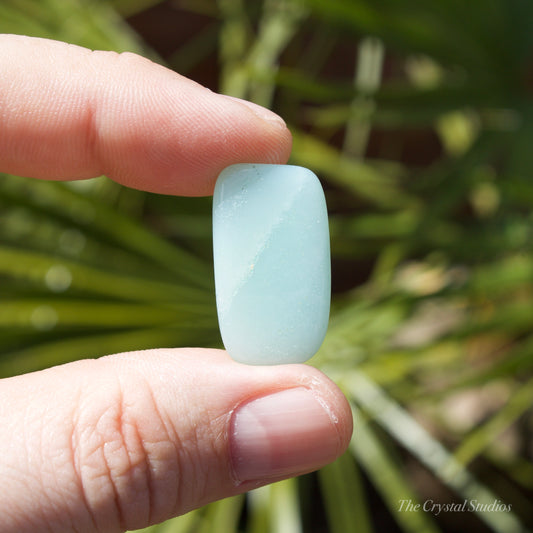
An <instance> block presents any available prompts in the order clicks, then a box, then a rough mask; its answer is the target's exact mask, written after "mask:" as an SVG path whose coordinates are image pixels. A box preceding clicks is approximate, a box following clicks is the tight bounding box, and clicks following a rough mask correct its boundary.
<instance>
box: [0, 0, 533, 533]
mask: <svg viewBox="0 0 533 533" xmlns="http://www.w3.org/2000/svg"><path fill="white" fill-rule="evenodd" d="M0 31H1V32H6V33H20V34H26V35H35V36H41V37H49V38H54V39H59V40H64V41H68V42H71V43H76V44H80V45H83V46H87V47H90V48H96V49H111V50H117V51H123V50H129V51H134V52H138V53H140V54H142V55H144V56H147V57H150V58H151V59H153V60H155V61H157V62H160V63H163V64H165V65H167V66H169V67H170V68H172V69H174V70H176V71H178V72H180V73H182V74H184V75H186V76H188V77H190V78H192V79H194V80H196V81H198V82H200V83H202V84H204V85H206V86H208V87H209V88H211V89H213V90H215V91H218V92H223V93H226V94H231V95H234V96H238V97H241V98H246V99H249V100H252V101H254V102H257V103H259V104H261V105H264V106H266V107H269V108H271V109H273V110H275V111H276V112H277V113H279V114H280V115H281V116H282V117H283V118H284V119H285V120H286V121H287V123H288V125H289V127H290V129H291V131H292V133H293V136H294V149H293V153H292V157H291V163H293V164H298V165H302V166H306V167H308V168H310V169H312V170H313V171H314V172H315V173H317V174H318V175H319V177H320V179H321V181H322V183H323V185H324V188H325V190H326V196H327V202H328V208H329V213H330V230H331V245H332V268H333V272H332V276H333V303H332V314H331V322H330V328H329V331H328V334H327V337H326V340H325V342H324V344H323V346H322V348H321V350H320V352H319V353H318V354H317V355H316V356H315V357H314V358H313V359H312V360H311V361H310V363H311V364H312V365H315V366H317V367H319V368H321V369H322V370H323V371H324V372H326V373H327V374H328V375H329V376H330V377H331V378H332V379H334V380H335V381H336V382H337V383H338V384H339V386H340V387H341V388H342V389H343V391H344V392H345V393H346V395H347V397H348V398H349V400H350V403H351V405H352V408H353V413H354V417H355V432H354V438H353V441H352V443H351V447H350V450H349V452H348V453H347V454H345V455H344V456H343V457H342V458H341V459H339V460H338V461H337V462H336V463H334V464H333V465H331V466H328V467H326V468H324V469H323V470H321V471H319V472H318V473H315V474H310V475H307V476H303V477H300V478H298V479H295V480H289V481H285V482H282V483H278V484H275V485H272V486H269V487H265V488H262V489H259V490H257V491H253V492H251V493H249V494H247V495H242V496H238V497H235V498H230V499H227V500H223V501H221V502H217V503H214V504H212V505H209V506H207V507H206V508H203V509H200V510H197V511H193V512H192V513H189V514H188V515H185V516H183V517H180V518H178V519H175V520H172V521H170V522H167V523H165V524H163V525H159V526H154V527H151V528H148V529H147V530H145V531H146V532H148V531H149V532H151V533H152V532H153V533H156V532H159V533H160V532H166V533H177V532H180V533H187V532H190V533H192V532H200V533H209V532H217V533H220V532H223V533H232V532H246V533H269V532H276V533H278V532H279V533H303V532H306V533H307V532H309V533H323V532H331V533H352V532H354V533H356V532H357V533H371V532H382V531H387V532H392V533H394V532H405V533H410V532H412V533H415V532H416V533H420V532H428V533H433V532H464V531H467V530H468V531H470V532H489V531H494V532H500V533H514V532H520V531H530V530H532V528H533V462H532V460H533V439H532V437H533V411H532V409H531V405H532V402H533V372H532V370H533V212H532V209H531V206H532V205H533V181H532V178H533V2H531V1H530V0H468V1H466V2H465V1H459V0H404V1H403V2H397V1H395V0H307V1H303V0H302V1H300V0H263V1H261V0H255V1H245V0H218V1H215V0H164V1H163V0H161V1H159V0H107V1H103V0H101V1H96V0H94V1H90V0H0ZM0 281H1V283H0V298H1V304H0V375H1V376H10V375H14V374H19V373H23V372H28V371H32V370H36V369H40V368H44V367H48V366H52V365H55V364H59V363H64V362H67V361H70V360H73V359H77V358H81V357H97V356H100V355H103V354H107V353H113V352H117V351H125V350H130V349H138V348H151V347H165V346H168V347H174V346H220V337H219V333H218V326H217V320H216V309H215V305H214V290H213V274H212V258H211V199H210V198H192V199H191V198H187V199H183V198H175V197H165V196H160V195H154V194H148V193H143V192H139V191H133V190H128V189H125V188H122V187H120V186H119V185H117V184H115V183H113V182H111V181H110V180H108V179H107V178H105V177H101V178H96V179H93V180H89V181H86V182H75V183H55V182H41V181H34V180H30V179H22V178H19V177H16V176H10V175H2V176H1V180H0ZM402 501H403V502H410V503H412V504H413V505H416V504H417V503H418V504H420V506H421V509H423V510H419V511H418V512H416V511H406V507H407V503H404V504H403V508H402ZM465 502H466V503H465ZM433 504H441V505H442V504H455V505H456V507H455V508H452V509H450V508H448V510H447V511H445V512H441V513H440V514H438V513H437V510H436V508H434V507H432V506H433ZM458 505H463V508H462V509H461V510H458V508H457V506H458Z"/></svg>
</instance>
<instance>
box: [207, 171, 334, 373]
mask: <svg viewBox="0 0 533 533" xmlns="http://www.w3.org/2000/svg"><path fill="white" fill-rule="evenodd" d="M213 248H214V267H215V286H216V301H217V310H218V320H219V326H220V332H221V335H222V340H223V342H224V346H225V348H226V350H227V351H228V353H229V354H230V355H231V357H233V358H234V359H235V360H237V361H240V362H243V363H248V364H256V365H261V364H264V365H273V364H282V363H301V362H304V361H306V360H307V359H309V358H310V357H312V356H313V355H314V354H315V353H316V352H317V350H318V349H319V347H320V345H321V344H322V341H323V339H324V336H325V334H326V329H327V325H328V318H329V305H330V297H331V274H330V251H329V230H328V217H327V209H326V202H325V198H324V192H323V190H322V187H321V185H320V182H319V180H318V178H317V177H316V176H315V174H313V172H311V171H310V170H308V169H306V168H302V167H297V166H291V165H265V164H240V165H232V166H230V167H228V168H226V169H225V170H223V171H222V173H221V174H220V176H219V177H218V180H217V183H216V186H215V193H214V197H213Z"/></svg>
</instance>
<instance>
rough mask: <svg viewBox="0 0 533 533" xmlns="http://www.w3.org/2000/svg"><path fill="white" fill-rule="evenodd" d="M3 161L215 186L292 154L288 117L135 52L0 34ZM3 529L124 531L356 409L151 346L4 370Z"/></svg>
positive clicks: (325, 391) (311, 382) (347, 430)
mask: <svg viewBox="0 0 533 533" xmlns="http://www.w3.org/2000/svg"><path fill="white" fill-rule="evenodd" d="M0 72H1V76H0V171H3V172H10V173H14V174H19V175H26V176H33V177H37V178H48V179H82V178H89V177H92V176H98V175H101V174H106V175H107V176H109V177H110V178H112V179H114V180H116V181H118V182H120V183H122V184H124V185H127V186H130V187H136V188H139V189H144V190H148V191H154V192H159V193H165V194H180V195H206V194H210V193H211V192H212V190H213V186H214V181H215V179H216V176H217V175H218V173H219V172H220V170H221V169H222V168H224V167H226V166H227V165H230V164H232V163H238V162H252V161H253V162H271V163H284V162H286V160H287V158H288V155H289V152H290V134H289V132H288V130H287V128H286V127H285V125H284V123H283V121H281V119H280V118H279V117H277V116H276V115H274V114H273V113H271V112H270V111H267V110H266V109H263V108H261V107H259V106H255V105H253V104H250V103H247V102H244V101H241V100H237V99H233V98H229V97H224V96H221V95H217V94H215V93H212V92H211V91H209V90H207V89H205V88H203V87H201V86H199V85H198V84H196V83H194V82H192V81H190V80H187V79H185V78H183V77H181V76H179V75H178V74H176V73H174V72H172V71H170V70H167V69H165V68H163V67H161V66H158V65H156V64H154V63H152V62H150V61H148V60H146V59H143V58H141V57H139V56H136V55H133V54H122V55H118V54H115V53H110V52H91V51H89V50H86V49H83V48H79V47H76V46H72V45H66V44H64V43H58V42H54V41H47V40H43V39H33V38H27V37H21V36H9V35H4V36H0ZM0 397H1V398H2V401H1V402H0V516H1V517H2V519H1V523H0V531H1V532H2V533H6V532H17V533H21V532H26V531H27V532H34V531H54V532H55V533H57V532H63V531H65V532H66V531H105V532H112V531H121V530H125V529H137V528H141V527H145V526H147V525H149V524H151V523H157V522H161V521H163V520H165V519H167V518H170V517H172V516H176V515H178V514H182V513H185V512H187V511H189V510H191V509H193V508H196V507H199V506H201V505H204V504H206V503H208V502H210V501H213V500H216V499H219V498H223V497H226V496H230V495H233V494H237V493H239V492H243V491H246V490H249V489H251V488H254V487H257V486H260V485H264V484H267V483H270V482H272V481H276V480H279V479H283V478H286V477H290V476H294V475H298V474H301V473H305V472H309V471H312V470H314V469H317V468H319V467H321V466H323V465H324V464H326V463H328V462H330V461H333V460H334V459H335V458H336V457H337V456H338V455H340V454H341V453H342V452H343V451H344V450H345V449H346V447H347V445H348V442H349V439H350V436H351V432H352V419H351V412H350V409H349V406H348V404H347V402H346V400H345V398H344V396H343V395H342V394H341V392H340V391H339V390H338V388H337V387H336V386H335V385H334V384H333V383H332V382H331V381H329V380H328V378H326V377H325V376H324V375H323V374H322V373H320V372H319V371H317V370H315V369H313V368H312V367H309V366H306V365H281V366H277V367H251V366H245V365H241V364H238V363H235V362H233V361H232V360H231V359H230V358H229V357H228V356H227V355H226V354H225V352H224V351H221V350H207V349H206V350H203V349H175V350H149V351H144V352H132V353H127V354H119V355H111V356H108V357H104V358H101V359H98V360H84V361H78V362H75V363H71V364H67V365H64V366H60V367H55V368H51V369H48V370H45V371H42V372H36V373H33V374H28V375H24V376H18V377H14V378H9V379H4V380H1V381H0Z"/></svg>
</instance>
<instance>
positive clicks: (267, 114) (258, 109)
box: [224, 95, 287, 128]
mask: <svg viewBox="0 0 533 533" xmlns="http://www.w3.org/2000/svg"><path fill="white" fill-rule="evenodd" d="M224 96H225V97H226V98H229V99H230V100H233V101H234V102H238V103H239V104H242V105H244V106H245V107H247V108H248V109H249V110H250V111H251V112H252V113H253V114H254V115H256V116H257V117H259V118H260V119H261V120H265V121H266V122H269V123H270V124H274V125H275V126H281V127H283V128H286V127H287V125H286V124H285V121H284V120H283V119H282V118H281V117H280V116H279V115H277V114H276V113H274V112H273V111H270V110H269V109H267V108H266V107H263V106H260V105H257V104H254V103H253V102H249V101H248V100H243V99H242V98H236V97H234V96H227V95H224Z"/></svg>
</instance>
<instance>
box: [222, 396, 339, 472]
mask: <svg viewBox="0 0 533 533" xmlns="http://www.w3.org/2000/svg"><path fill="white" fill-rule="evenodd" d="M338 453H339V436H338V432H337V428H336V423H335V421H334V417H333V416H332V415H331V414H330V413H329V412H328V410H327V408H326V407H325V406H324V405H322V403H321V402H320V401H319V400H318V399H317V397H316V396H315V394H314V393H313V392H311V391H310V390H308V389H305V388H303V387H298V388H293V389H288V390H284V391H281V392H277V393H275V394H271V395H269V396H264V397H262V398H258V399H256V400H252V401H251V402H249V403H246V404H244V405H242V406H240V407H239V408H238V409H237V410H236V411H235V413H234V417H233V425H232V433H231V454H232V462H233V472H234V475H235V477H236V480H237V481H238V482H244V481H261V480H268V479H271V478H283V477H290V476H295V475H299V474H302V473H304V472H310V471H312V470H316V469H318V468H320V467H321V466H324V465H325V464H327V463H329V462H331V461H333V460H334V459H335V458H336V457H337V455H338Z"/></svg>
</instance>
